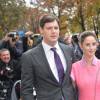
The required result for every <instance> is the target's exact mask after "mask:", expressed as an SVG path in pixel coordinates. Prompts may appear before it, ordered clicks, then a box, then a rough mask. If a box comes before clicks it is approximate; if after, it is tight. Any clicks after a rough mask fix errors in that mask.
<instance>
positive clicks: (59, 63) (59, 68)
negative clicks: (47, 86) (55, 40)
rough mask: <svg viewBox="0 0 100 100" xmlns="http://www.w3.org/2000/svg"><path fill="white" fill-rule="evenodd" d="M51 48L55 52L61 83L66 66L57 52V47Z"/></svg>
mask: <svg viewBox="0 0 100 100" xmlns="http://www.w3.org/2000/svg"><path fill="white" fill-rule="evenodd" d="M51 50H52V51H53V52H54V59H55V64H56V67H57V71H58V76H59V83H60V84H61V83H62V81H63V78H64V68H63V65H62V62H61V59H60V57H59V55H58V53H57V52H56V48H51Z"/></svg>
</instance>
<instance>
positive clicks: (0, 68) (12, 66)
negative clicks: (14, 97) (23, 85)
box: [0, 49, 21, 100]
mask: <svg viewBox="0 0 100 100" xmlns="http://www.w3.org/2000/svg"><path fill="white" fill-rule="evenodd" d="M20 76H21V73H20V65H19V64H18V62H17V61H16V60H13V59H11V56H10V52H9V50H8V49H1V50H0V100H1V98H3V100H10V96H11V91H12V86H13V84H14V82H15V81H17V80H19V79H20Z"/></svg>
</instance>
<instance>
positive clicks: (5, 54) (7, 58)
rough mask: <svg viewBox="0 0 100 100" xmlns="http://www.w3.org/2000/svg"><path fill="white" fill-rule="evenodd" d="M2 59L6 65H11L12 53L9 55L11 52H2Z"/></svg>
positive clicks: (0, 57) (0, 56)
mask: <svg viewBox="0 0 100 100" xmlns="http://www.w3.org/2000/svg"><path fill="white" fill-rule="evenodd" d="M0 59H1V61H3V62H4V63H9V61H10V53H9V51H2V52H1V55H0Z"/></svg>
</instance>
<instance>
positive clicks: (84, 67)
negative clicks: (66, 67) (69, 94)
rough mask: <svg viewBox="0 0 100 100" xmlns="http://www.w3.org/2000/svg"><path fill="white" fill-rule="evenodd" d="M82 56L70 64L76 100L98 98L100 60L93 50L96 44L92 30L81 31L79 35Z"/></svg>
mask: <svg viewBox="0 0 100 100" xmlns="http://www.w3.org/2000/svg"><path fill="white" fill-rule="evenodd" d="M79 44H80V47H81V49H82V51H83V57H82V59H81V60H80V61H77V62H76V63H74V64H73V65H72V70H71V78H72V81H73V84H74V86H75V87H76V88H77V90H78V100H100V60H99V59H97V58H96V56H95V52H96V49H97V46H98V42H97V37H96V35H95V34H94V33H93V32H89V31H86V32H83V33H81V35H80V37H79Z"/></svg>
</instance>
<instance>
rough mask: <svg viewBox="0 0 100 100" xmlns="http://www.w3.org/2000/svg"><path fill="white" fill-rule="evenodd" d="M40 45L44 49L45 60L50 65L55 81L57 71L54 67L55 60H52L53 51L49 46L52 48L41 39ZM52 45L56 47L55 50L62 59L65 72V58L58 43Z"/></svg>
mask: <svg viewBox="0 0 100 100" xmlns="http://www.w3.org/2000/svg"><path fill="white" fill-rule="evenodd" d="M42 45H43V49H44V51H45V55H46V58H47V61H48V63H49V65H50V69H51V71H52V73H53V74H54V76H55V78H56V79H57V81H59V77H58V72H57V68H56V64H55V60H54V52H53V51H52V50H51V48H53V47H51V46H50V45H48V44H46V43H45V42H44V41H42ZM54 47H55V48H56V51H57V53H58V54H59V56H60V59H61V61H62V64H63V67H64V72H65V71H66V68H67V65H66V60H65V57H64V54H63V52H62V50H61V48H60V46H59V45H58V42H57V43H56V45H55V46H54Z"/></svg>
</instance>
